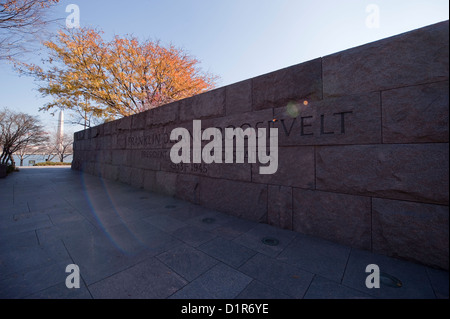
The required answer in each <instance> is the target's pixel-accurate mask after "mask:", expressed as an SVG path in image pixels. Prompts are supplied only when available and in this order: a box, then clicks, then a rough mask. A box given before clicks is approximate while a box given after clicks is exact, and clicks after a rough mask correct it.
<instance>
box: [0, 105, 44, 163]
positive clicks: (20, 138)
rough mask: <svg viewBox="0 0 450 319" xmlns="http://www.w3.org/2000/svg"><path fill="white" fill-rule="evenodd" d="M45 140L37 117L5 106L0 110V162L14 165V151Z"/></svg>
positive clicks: (41, 143)
mask: <svg viewBox="0 0 450 319" xmlns="http://www.w3.org/2000/svg"><path fill="white" fill-rule="evenodd" d="M47 141H48V135H47V133H46V132H45V131H44V128H43V126H42V125H41V124H40V121H39V118H38V117H36V116H32V115H29V114H25V113H20V112H13V111H11V110H9V109H7V108H5V109H4V110H3V111H0V148H1V155H0V164H3V165H12V166H15V161H14V158H13V154H14V153H17V152H20V151H22V150H23V149H25V148H30V147H39V146H41V145H43V144H44V143H45V142H47Z"/></svg>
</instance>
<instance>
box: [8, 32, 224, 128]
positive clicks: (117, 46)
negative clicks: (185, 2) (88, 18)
mask: <svg viewBox="0 0 450 319" xmlns="http://www.w3.org/2000/svg"><path fill="white" fill-rule="evenodd" d="M44 45H45V46H46V47H47V48H48V49H49V52H50V54H49V57H48V58H46V59H45V60H43V61H42V65H36V64H24V63H18V64H17V66H18V68H19V70H21V71H22V72H24V73H27V74H29V75H32V76H34V77H35V78H36V79H37V80H39V82H40V83H42V85H41V86H40V88H39V91H40V92H41V93H42V94H43V95H44V96H52V97H53V100H54V101H53V102H51V103H49V104H47V105H46V106H44V107H43V109H45V110H50V109H52V108H55V107H57V108H64V109H72V110H76V111H78V113H82V112H84V113H88V114H91V115H94V116H95V117H98V118H102V119H104V120H109V119H115V118H120V117H123V116H128V115H131V114H135V113H139V112H142V111H144V110H147V109H149V108H154V107H158V106H160V105H163V104H166V103H170V102H173V101H176V100H180V99H183V98H187V97H190V96H193V95H196V94H199V93H202V92H205V91H208V90H210V89H212V88H214V87H215V81H216V77H215V76H212V75H210V74H208V73H204V72H202V70H201V69H200V67H199V61H197V60H196V59H195V58H192V57H191V56H189V55H188V54H186V53H185V52H184V51H183V50H181V49H178V48H175V47H174V46H171V45H170V46H162V45H161V44H160V43H159V42H152V41H149V40H147V41H140V40H139V39H137V38H136V37H133V36H125V37H119V36H115V37H114V38H113V39H112V40H111V41H105V40H103V38H102V32H101V31H97V30H93V29H89V28H82V29H78V30H75V31H71V32H68V31H60V32H59V34H58V38H57V41H48V42H45V43H44ZM80 111H81V112H80Z"/></svg>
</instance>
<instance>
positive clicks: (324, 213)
mask: <svg viewBox="0 0 450 319" xmlns="http://www.w3.org/2000/svg"><path fill="white" fill-rule="evenodd" d="M448 27H449V26H448V21H446V22H442V23H438V24H435V25H431V26H428V27H425V28H421V29H418V30H414V31H411V32H408V33H404V34H401V35H398V36H394V37H391V38H387V39H384V40H381V41H377V42H373V43H369V44H367V45H363V46H360V47H356V48H352V49H349V50H346V51H343V52H339V53H336V54H332V55H329V56H326V57H323V58H318V59H315V60H312V61H308V62H305V63H301V64H298V65H294V66H291V67H288V68H285V69H282V70H279V71H276V72H272V73H269V74H265V75H262V76H258V77H255V78H252V79H249V80H246V81H242V82H239V83H236V84H232V85H229V86H226V87H222V88H219V89H216V90H213V91H210V92H207V93H204V94H201V95H197V96H194V97H192V98H188V99H184V100H181V101H178V102H175V103H171V104H168V105H164V106H161V107H159V108H156V109H152V110H149V111H147V112H144V113H140V114H137V115H133V116H130V117H126V118H123V119H120V120H117V121H114V122H109V123H105V124H103V125H100V126H97V127H93V128H90V129H87V130H85V131H80V132H77V133H75V142H74V151H75V154H74V159H73V164H72V167H73V169H78V170H83V171H85V172H87V173H90V174H95V175H99V176H102V177H104V178H107V179H111V180H118V181H121V182H124V183H128V184H131V185H134V186H136V187H142V188H145V189H147V190H149V191H154V192H160V193H164V194H169V195H173V196H176V197H178V198H181V199H184V200H188V201H191V202H193V203H196V204H200V205H202V206H205V207H209V208H213V209H216V210H218V211H221V212H225V213H228V214H231V215H234V216H238V217H242V218H246V219H250V220H254V221H259V222H263V223H268V224H271V225H275V226H278V227H281V228H285V229H290V230H294V231H297V232H301V233H305V234H311V235H314V236H320V237H322V238H325V239H328V240H332V241H335V242H339V243H343V244H347V245H351V246H353V247H356V248H361V249H366V250H371V251H374V252H377V253H382V254H386V255H390V256H396V257H400V258H404V259H408V260H414V261H418V262H421V263H424V264H427V265H432V266H436V267H439V268H443V269H448V258H449V250H448V246H449V244H448V242H449V224H448V222H449V220H448V217H449V210H448V202H449V199H448V198H449V192H448V168H449V156H448V155H449V154H448V153H449V148H448V146H449V145H448V141H449V136H448V114H449V95H448V93H449V92H448V87H449V86H448V85H449V83H448V74H449V69H448V62H449V45H448V36H449V34H448ZM305 101H307V103H306V102H305ZM306 104H307V105H306ZM274 119H276V121H273V120H274ZM193 120H202V128H207V127H218V128H225V127H229V126H233V127H242V128H246V127H254V128H257V127H261V128H263V127H266V128H269V127H277V128H278V131H279V141H278V143H279V167H278V171H277V172H276V173H275V174H273V175H261V174H259V171H258V169H259V166H260V165H259V164H249V163H247V162H245V163H243V164H216V163H213V164H181V165H175V164H173V163H172V162H171V160H170V157H169V153H170V148H171V147H172V146H173V143H174V142H171V141H170V133H171V131H172V129H174V128H176V127H185V128H188V129H189V130H190V131H192V121H193Z"/></svg>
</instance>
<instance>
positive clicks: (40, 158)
mask: <svg viewBox="0 0 450 319" xmlns="http://www.w3.org/2000/svg"><path fill="white" fill-rule="evenodd" d="M13 157H14V161H16V166H20V158H19V157H18V156H17V155H13ZM72 158H73V156H72V155H70V156H67V157H66V158H64V163H71V162H72ZM45 160H46V156H45V155H30V156H27V157H25V158H24V159H23V166H33V165H34V164H37V163H42V162H45ZM51 161H52V162H59V158H58V157H55V158H53V159H52V160H51Z"/></svg>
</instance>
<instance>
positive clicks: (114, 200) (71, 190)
mask: <svg viewBox="0 0 450 319" xmlns="http://www.w3.org/2000/svg"><path fill="white" fill-rule="evenodd" d="M266 237H269V238H275V239H277V240H278V245H267V244H264V243H263V242H262V239H263V238H266ZM268 243H269V244H273V242H270V241H269V242H268ZM69 264H76V265H78V266H79V269H80V274H81V287H80V288H79V289H75V288H74V289H68V288H67V287H66V284H65V282H66V277H67V276H68V275H69V273H66V272H65V270H66V266H67V265H69ZM368 264H377V265H378V266H379V267H380V270H381V272H383V273H387V274H389V275H391V276H394V277H397V278H398V279H400V280H401V282H402V287H400V288H398V287H397V288H395V287H392V281H391V280H390V279H389V278H390V277H389V275H388V276H384V275H383V276H382V277H381V288H380V289H368V288H367V287H366V286H365V281H366V276H368V273H365V269H366V266H367V265H368ZM448 285H449V277H448V272H445V271H439V270H435V269H431V268H428V267H424V266H421V265H417V264H413V263H408V262H404V261H400V260H396V259H392V258H388V257H385V256H381V255H376V254H372V253H369V252H366V251H361V250H357V249H352V248H350V247H347V246H342V245H338V244H335V243H331V242H328V241H325V240H321V239H317V238H313V237H310V236H304V235H301V234H298V233H295V232H291V231H287V230H281V229H277V228H274V227H271V226H268V225H264V224H258V223H254V222H249V221H245V220H242V219H238V218H235V217H231V216H228V215H224V214H221V213H218V212H216V211H212V210H209V209H205V208H202V207H199V206H196V205H193V204H191V203H187V202H184V201H180V200H177V199H174V198H171V197H166V196H160V195H156V194H153V193H149V192H146V191H144V190H140V189H136V188H132V187H130V186H128V185H124V184H121V183H115V182H110V181H105V180H102V179H100V178H98V177H94V176H90V175H86V174H82V173H79V172H76V171H72V170H70V168H62V167H55V168H45V167H44V168H34V167H33V168H21V170H20V172H18V173H14V174H12V175H10V176H8V177H7V178H6V179H1V180H0V298H158V299H159V298H181V299H191V298H192V299H195V298H201V299H203V298H208V299H215V298H220V299H232V298H238V299H246V298H257V299H260V298H269V299H276V298H283V299H286V298H448Z"/></svg>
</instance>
